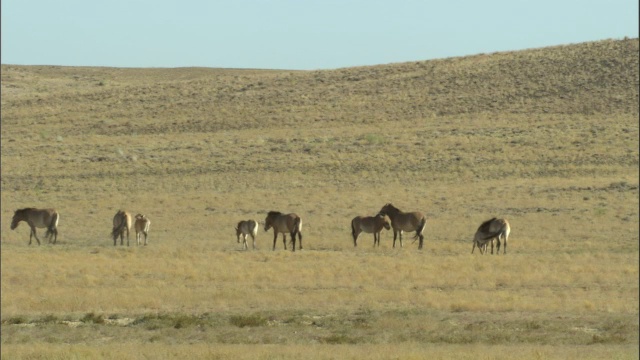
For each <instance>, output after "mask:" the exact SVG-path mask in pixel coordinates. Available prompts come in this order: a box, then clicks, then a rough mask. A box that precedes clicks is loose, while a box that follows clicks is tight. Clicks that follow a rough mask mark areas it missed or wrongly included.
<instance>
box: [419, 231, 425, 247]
mask: <svg viewBox="0 0 640 360" xmlns="http://www.w3.org/2000/svg"><path fill="white" fill-rule="evenodd" d="M423 243H424V235H422V234H420V241H419V242H418V250H422V244H423Z"/></svg>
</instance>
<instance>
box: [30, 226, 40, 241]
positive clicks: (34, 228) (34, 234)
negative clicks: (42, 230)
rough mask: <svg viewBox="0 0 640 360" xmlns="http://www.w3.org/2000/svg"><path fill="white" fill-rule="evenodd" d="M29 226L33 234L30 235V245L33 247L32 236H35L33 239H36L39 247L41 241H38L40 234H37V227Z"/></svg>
mask: <svg viewBox="0 0 640 360" xmlns="http://www.w3.org/2000/svg"><path fill="white" fill-rule="evenodd" d="M29 226H31V234H29V245H31V235H33V237H35V238H36V241H37V242H38V245H40V239H38V234H37V233H36V227H35V226H32V225H29Z"/></svg>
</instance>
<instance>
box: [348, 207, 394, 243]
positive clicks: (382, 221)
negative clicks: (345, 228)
mask: <svg viewBox="0 0 640 360" xmlns="http://www.w3.org/2000/svg"><path fill="white" fill-rule="evenodd" d="M382 229H387V230H390V229H391V224H390V223H389V217H388V216H386V215H383V214H378V215H376V216H356V217H354V218H353V220H351V235H352V236H353V246H354V247H356V246H358V236H360V233H363V232H364V233H367V234H371V233H373V246H376V244H378V246H380V233H381V232H382Z"/></svg>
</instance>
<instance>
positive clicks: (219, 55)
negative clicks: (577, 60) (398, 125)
mask: <svg viewBox="0 0 640 360" xmlns="http://www.w3.org/2000/svg"><path fill="white" fill-rule="evenodd" d="M1 7H2V9H1V10H2V13H1V14H2V22H1V25H2V39H1V40H2V43H1V46H2V53H1V56H2V63H3V64H24V65H67V66H113V67H186V66H202V67H223V68H261V69H300V70H314V69H335V68H342V67H351V66H361V65H378V64H388V63H396V62H405V61H418V60H429V59H437V58H447V57H453V56H464V55H473V54H478V53H491V52H496V51H510V50H521V49H528V48H538V47H545V46H553V45H563V44H571V43H579V42H584V41H595V40H603V39H610V38H613V39H621V38H624V37H625V36H627V37H631V38H636V37H638V1H637V0H484V1H482V0H480V1H478V0H439V1H426V0H425V1H417V0H415V1H411V0H406V1H405V0H389V1H388V0H343V1H338V0H326V1H315V0H312V1H303V0H253V1H249V0H180V1H167V0H109V1H92V0H2V2H1Z"/></svg>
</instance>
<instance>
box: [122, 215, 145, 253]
mask: <svg viewBox="0 0 640 360" xmlns="http://www.w3.org/2000/svg"><path fill="white" fill-rule="evenodd" d="M150 227H151V220H149V218H148V217H147V216H146V215H142V214H137V215H136V222H135V224H134V228H135V229H136V244H137V245H140V242H141V241H142V235H143V234H144V246H147V236H149V228H150ZM127 245H128V244H127Z"/></svg>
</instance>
